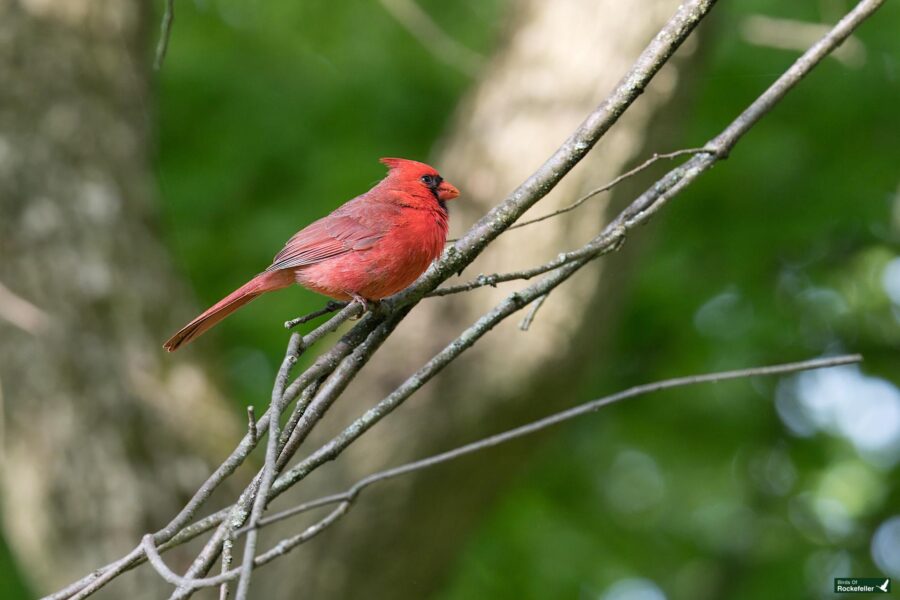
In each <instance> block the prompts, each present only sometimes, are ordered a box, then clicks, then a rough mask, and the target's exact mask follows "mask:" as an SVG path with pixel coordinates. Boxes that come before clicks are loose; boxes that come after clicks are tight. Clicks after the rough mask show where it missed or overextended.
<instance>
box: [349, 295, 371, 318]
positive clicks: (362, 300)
mask: <svg viewBox="0 0 900 600" xmlns="http://www.w3.org/2000/svg"><path fill="white" fill-rule="evenodd" d="M350 297H351V298H353V301H354V302H356V303H358V304H359V305H360V306H362V313H360V314H359V315H358V316H355V317H352V318H353V320H354V321H355V320H356V319H359V318H361V317H362V316H363V315H364V314H366V313H367V312H368V311H369V309H370V308H371V306H370V305H369V301H368V300H366V299H365V298H363V297H362V296H360V295H358V294H350Z"/></svg>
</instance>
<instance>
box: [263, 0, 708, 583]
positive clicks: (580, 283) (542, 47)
mask: <svg viewBox="0 0 900 600" xmlns="http://www.w3.org/2000/svg"><path fill="white" fill-rule="evenodd" d="M676 5H677V3H676V2H671V1H667V0H639V1H636V2H629V3H622V2H617V1H615V0H603V1H599V2H598V1H596V0H566V1H563V2H546V1H545V0H521V1H519V2H516V3H514V4H513V6H512V7H511V14H510V22H509V24H508V28H507V31H506V35H505V39H504V41H503V43H502V45H501V47H500V49H499V50H498V52H497V53H496V54H495V55H494V56H493V58H492V59H491V61H490V63H489V64H488V66H487V67H486V68H485V70H484V72H483V73H482V75H481V78H480V81H479V83H478V84H477V85H476V86H475V87H474V89H473V90H472V91H471V93H470V94H468V96H467V98H466V99H465V100H464V101H463V102H462V103H461V105H460V107H459V109H458V112H457V115H456V118H455V121H454V125H453V127H452V131H451V132H450V134H449V135H448V136H447V138H446V139H445V140H444V141H443V143H442V144H441V145H440V152H439V153H438V156H437V157H435V158H434V159H433V163H432V164H435V165H437V166H438V167H439V168H440V170H441V173H442V175H444V176H445V177H446V178H447V179H448V180H449V181H452V182H453V183H454V184H455V185H457V186H458V187H459V188H460V190H462V196H461V197H460V199H459V200H456V201H454V202H452V203H451V224H452V229H453V230H455V231H456V232H462V231H464V230H465V228H466V227H468V225H470V224H471V223H472V222H474V221H475V220H476V219H477V218H478V217H479V216H481V215H482V214H483V213H484V212H485V211H486V210H487V209H488V208H489V207H490V206H492V205H494V204H496V203H497V202H499V201H500V200H501V199H502V198H503V197H504V196H505V195H506V194H507V193H509V191H511V190H512V189H514V187H515V186H516V185H517V184H518V183H520V182H521V181H522V180H524V179H525V177H526V176H527V175H529V174H530V173H531V172H532V171H533V170H534V169H535V168H537V167H538V166H539V165H540V164H541V163H542V162H543V160H544V159H545V158H546V157H547V156H549V155H550V153H551V152H552V151H553V150H554V149H555V148H556V147H557V146H558V144H559V143H561V142H562V141H563V140H564V139H565V137H566V136H567V135H568V134H569V133H570V132H571V131H572V130H573V129H574V128H575V127H576V125H577V124H578V123H579V122H580V121H581V119H582V118H583V117H584V115H585V114H587V113H588V112H589V110H590V109H592V108H593V107H594V106H595V105H596V104H597V103H598V102H599V101H600V100H601V99H602V98H603V97H604V96H605V95H606V94H607V93H608V91H609V90H610V89H611V88H612V87H613V86H614V85H615V84H616V83H617V82H618V80H619V78H620V77H621V76H622V74H623V73H625V72H626V70H627V69H628V67H629V66H630V65H631V64H632V62H633V60H634V59H635V58H636V57H637V55H638V54H639V53H640V51H641V50H642V49H643V48H644V46H645V45H646V44H647V42H648V41H649V40H650V39H651V38H652V37H653V35H654V34H655V33H656V32H657V31H658V29H659V27H660V26H661V25H662V24H663V23H664V21H665V20H666V19H667V18H668V17H670V16H671V14H672V12H673V11H674V10H675V8H676ZM692 45H693V44H691V46H692ZM690 54H691V50H690V49H689V48H685V49H683V51H682V52H681V59H680V60H676V61H675V62H674V64H670V65H669V66H667V67H666V68H665V69H664V70H663V71H662V72H661V73H660V74H659V75H658V76H657V78H656V80H655V81H654V83H653V84H652V86H651V87H650V88H649V89H648V90H647V92H646V93H645V94H644V96H643V97H642V98H641V99H640V100H639V101H638V102H637V103H636V104H635V105H634V106H633V107H632V108H631V109H630V110H629V112H628V113H627V115H626V117H625V118H624V119H623V120H622V121H621V122H620V123H619V125H617V126H616V127H615V128H614V129H613V130H612V131H611V132H610V133H609V134H608V135H607V137H606V138H605V139H604V140H603V141H602V142H601V144H600V145H599V146H598V147H597V148H596V149H595V150H594V151H593V153H592V154H591V156H590V157H589V158H588V159H587V160H585V161H584V162H583V163H582V164H581V165H579V167H577V168H576V169H575V170H574V171H573V172H572V173H571V174H570V175H569V176H568V177H566V179H565V180H564V181H563V182H562V183H561V184H560V185H559V186H558V187H557V189H556V190H554V192H553V193H552V194H551V195H550V196H549V197H548V198H546V199H545V200H544V201H542V202H540V203H539V204H538V206H537V207H535V208H534V209H533V210H532V212H531V213H530V214H529V215H526V218H528V217H532V216H537V215H539V214H543V213H545V212H548V211H550V210H553V209H554V208H558V207H560V206H562V205H564V204H568V203H569V202H571V201H573V200H574V199H575V198H577V197H578V196H579V195H580V194H581V193H583V192H585V191H587V190H589V189H592V188H593V187H597V186H599V185H602V184H603V183H606V182H607V181H609V180H610V179H612V178H613V177H614V176H615V175H617V174H618V173H619V172H621V171H622V170H624V168H623V167H625V166H626V165H628V164H629V163H630V162H632V161H633V160H634V159H635V158H636V157H637V156H638V155H639V154H640V153H641V152H642V151H645V149H646V148H647V147H650V148H652V150H657V151H665V150H669V149H671V146H670V144H671V143H672V142H671V138H672V136H671V128H667V127H651V123H652V122H654V121H655V120H657V121H658V120H659V117H660V116H661V115H662V114H663V111H664V110H666V109H671V107H672V105H673V101H674V99H675V98H676V94H675V92H676V89H677V84H678V83H679V82H680V80H681V79H682V78H683V72H682V71H683V67H684V58H685V56H686V55H690ZM657 124H658V123H657ZM651 132H653V136H654V137H653V138H652V139H650V138H649V137H648V136H649V135H651ZM625 189H627V186H626V188H625ZM632 191H633V188H632ZM608 206H609V204H608V201H607V200H605V199H604V198H602V197H600V198H596V199H594V200H592V201H590V203H588V204H586V205H584V206H582V207H581V208H580V209H578V210H577V211H576V212H572V213H569V214H567V215H566V216H563V217H560V218H556V219H553V220H550V221H546V222H544V223H541V224H538V225H533V226H531V227H528V228H525V229H521V230H517V231H513V232H509V233H507V234H505V235H504V236H503V237H502V238H501V239H500V240H498V242H496V243H494V244H493V245H492V246H491V248H490V249H489V250H488V251H486V252H485V254H484V255H483V256H482V257H480V258H479V260H478V261H477V262H476V264H475V265H473V267H472V268H470V269H469V270H468V271H467V272H466V273H465V274H464V275H463V279H468V278H471V277H474V276H475V275H477V274H478V273H486V274H487V273H492V272H498V271H500V272H502V271H510V270H516V269H518V268H522V267H526V266H531V265H535V264H539V263H542V262H545V261H546V260H548V259H550V258H552V257H554V256H556V254H558V253H559V252H560V251H563V250H568V249H572V248H574V247H577V246H578V245H580V244H581V243H583V242H584V241H586V240H587V239H589V238H590V237H591V236H593V235H594V234H595V233H596V232H597V231H599V230H600V228H601V225H602V224H603V222H604V215H605V214H606V211H607V209H606V208H605V207H608ZM631 247H632V248H633V243H632V244H631ZM625 264H626V263H625V262H622V259H621V257H617V258H615V259H612V260H606V261H604V262H601V263H597V264H596V265H593V266H591V267H589V268H588V269H586V270H585V272H583V273H580V274H579V275H578V276H576V277H575V278H574V279H573V280H572V281H570V282H569V283H567V284H566V285H565V286H564V287H563V288H561V289H560V290H557V291H556V292H554V293H553V294H552V295H551V296H550V297H549V299H548V300H547V302H546V303H545V304H544V306H543V307H542V308H541V310H540V312H539V313H538V315H537V318H536V320H535V322H534V324H533V325H532V327H531V331H529V332H528V333H524V332H522V331H520V330H519V329H518V328H517V320H510V321H509V322H507V323H505V324H503V325H502V326H500V327H498V328H497V330H496V331H494V332H492V333H491V334H490V335H489V336H487V337H485V338H484V339H482V340H481V341H480V342H479V343H478V344H477V345H476V346H475V347H474V348H472V349H471V350H469V351H467V353H466V354H465V355H464V356H463V357H462V359H461V360H459V361H457V362H456V363H455V364H454V365H453V366H452V367H450V368H449V369H447V371H446V372H445V373H443V374H442V375H441V376H440V377H438V378H437V379H436V380H434V381H432V382H431V383H429V384H428V385H427V386H426V387H425V388H424V389H422V390H421V391H420V392H419V393H417V395H416V396H414V397H413V398H412V399H411V400H410V401H409V402H408V403H407V405H405V406H404V407H403V408H402V409H401V410H400V411H398V412H397V413H395V414H393V415H392V416H391V417H390V418H388V419H386V420H385V421H384V422H383V423H382V424H380V425H379V426H378V427H377V428H375V429H374V430H373V431H372V432H370V434H369V435H368V436H367V437H366V438H363V439H362V440H360V442H359V443H358V444H357V445H356V446H355V447H353V448H352V449H351V450H350V451H348V452H347V453H345V454H344V455H343V456H342V457H341V459H340V460H339V461H337V462H336V463H335V464H333V465H331V466H330V467H329V468H328V469H327V470H326V471H327V472H326V473H321V474H317V475H316V476H315V477H314V478H313V479H311V480H310V481H309V482H307V483H306V484H304V485H301V486H300V487H301V488H305V489H306V490H307V493H310V492H309V490H310V488H311V487H315V486H316V485H318V491H319V492H326V491H328V492H330V491H335V490H337V489H339V486H341V485H342V484H345V483H347V482H349V481H351V480H354V479H356V478H358V477H361V476H363V475H365V474H368V473H370V472H372V471H375V470H378V469H380V468H383V467H386V466H391V465H396V464H399V463H402V462H405V461H408V460H411V459H415V458H421V457H423V456H426V455H428V454H431V453H434V452H437V451H440V450H446V449H449V448H451V447H453V446H455V445H458V444H461V443H464V442H468V441H472V440H474V439H477V438H478V437H480V436H482V435H485V434H487V433H491V432H496V431H499V430H500V429H502V428H504V427H506V426H510V425H512V424H519V423H522V422H523V421H524V420H526V419H528V418H530V417H535V416H537V415H544V414H547V413H549V412H551V411H552V409H553V408H554V407H558V406H560V405H563V404H567V403H572V402H574V401H576V400H585V399H586V398H583V397H578V396H577V395H576V393H575V392H574V390H575V389H577V382H578V381H580V380H581V379H582V378H583V376H584V374H585V373H586V372H588V371H589V370H591V369H592V368H593V369H595V368H596V361H598V360H601V358H602V348H603V342H604V339H605V335H606V332H607V331H608V330H609V329H611V325H608V324H610V323H612V322H613V319H614V315H615V307H616V304H617V302H618V300H619V299H620V298H621V295H622V293H623V286H622V284H621V281H620V279H621V278H622V276H623V275H624V273H623V269H624V265H625ZM516 285H521V284H515V283H513V284H505V285H502V286H500V288H498V289H492V288H484V289H481V290H479V291H476V292H473V293H470V294H465V295H460V296H452V297H448V298H442V299H431V300H426V301H425V302H423V304H421V305H420V306H419V307H417V308H416V310H415V311H413V313H412V314H411V315H410V317H409V318H408V319H407V320H406V322H404V324H403V325H402V326H401V328H400V329H399V330H398V331H397V332H396V334H395V335H394V336H392V338H391V339H390V340H389V341H388V342H387V344H386V345H385V347H384V348H383V349H382V350H381V352H379V355H378V356H377V357H376V359H375V360H374V361H373V363H372V364H371V365H370V366H369V367H367V368H366V369H365V370H364V372H363V374H362V376H361V377H360V378H359V379H357V381H356V382H354V384H353V386H352V387H351V389H350V390H349V391H348V393H347V394H345V398H344V400H342V401H341V402H339V403H338V405H337V406H336V407H335V409H333V414H331V415H329V420H330V421H331V422H332V423H333V424H334V426H335V427H337V426H338V425H340V424H341V423H345V422H347V421H348V420H349V419H350V418H351V415H352V414H355V413H357V412H358V411H359V410H360V408H361V407H363V406H367V405H369V404H371V403H373V402H374V401H376V400H377V399H379V398H380V397H381V396H382V395H383V394H384V393H386V392H388V391H389V390H390V389H392V387H393V386H395V385H397V384H398V383H399V382H400V381H402V379H403V378H405V377H406V376H408V375H409V374H411V373H412V372H413V371H414V370H415V369H416V368H417V367H418V366H420V365H421V364H422V363H423V362H424V361H425V360H426V359H427V358H428V357H430V356H431V355H432V354H433V353H435V352H436V351H438V350H439V349H440V348H442V347H443V345H444V344H446V342H447V341H449V340H450V339H452V337H453V336H455V335H456V334H458V332H459V331H460V330H462V329H463V328H464V327H465V326H467V325H468V324H470V323H471V322H473V321H474V320H475V319H476V318H477V317H478V316H480V315H481V314H482V313H483V312H485V311H486V310H488V309H489V308H490V307H491V306H493V305H494V304H495V303H497V302H498V301H499V300H500V299H501V298H503V297H505V296H506V295H507V294H508V293H510V292H511V291H512V290H513V289H515V286H516ZM523 316H524V313H523ZM561 390H562V391H563V393H561V392H560V391H561ZM322 429H327V427H323V428H322ZM321 433H322V432H320V434H321ZM532 443H533V442H532ZM528 444H529V443H528V442H522V443H518V444H516V445H513V446H510V447H506V448H500V449H494V450H491V451H490V452H488V453H483V454H482V455H480V456H479V457H478V458H470V459H465V460H462V461H460V462H458V463H455V464H453V465H450V466H442V467H440V468H438V469H436V470H435V471H433V472H430V473H423V474H420V475H416V476H413V477H409V478H404V479H402V480H396V481H393V482H389V483H385V484H380V487H377V488H374V489H373V490H371V492H367V493H366V495H365V497H364V498H361V499H360V500H359V501H358V505H357V507H356V508H354V510H353V513H352V514H351V515H350V516H348V517H347V518H345V519H344V520H343V521H342V522H341V524H340V525H338V526H337V527H335V528H334V529H333V530H332V531H330V532H328V533H327V534H325V535H323V536H322V537H321V538H320V539H317V540H315V541H313V542H312V543H311V544H309V547H308V548H306V549H304V550H302V551H301V552H300V555H299V556H298V557H297V558H296V563H295V564H296V565H301V568H302V569H303V571H302V576H299V577H297V579H298V580H299V581H302V582H303V584H302V587H303V589H304V590H306V592H307V593H309V595H310V596H311V597H316V598H423V597H428V595H429V594H431V593H433V592H434V591H435V589H436V587H437V586H438V585H439V583H440V581H441V577H442V576H443V575H444V574H445V572H446V570H447V568H448V565H449V564H452V560H453V557H454V556H455V553H456V552H458V550H459V549H460V545H461V543H462V542H463V541H464V540H465V534H466V533H467V532H468V531H470V530H471V528H472V527H473V526H474V524H476V523H477V521H478V519H479V518H480V517H482V516H483V515H484V514H485V512H486V509H487V508H488V507H489V506H490V501H491V499H492V498H493V497H494V495H495V494H496V492H498V491H499V490H500V489H502V486H503V484H504V483H505V482H506V481H507V480H508V475H509V473H510V472H511V471H514V468H515V466H517V465H518V464H520V463H521V459H522V457H523V454H524V450H525V448H527V447H528ZM280 505H281V504H279V506H280ZM267 535H271V532H267ZM269 539H272V538H269Z"/></svg>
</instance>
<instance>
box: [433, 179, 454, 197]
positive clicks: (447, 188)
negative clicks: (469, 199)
mask: <svg viewBox="0 0 900 600" xmlns="http://www.w3.org/2000/svg"><path fill="white" fill-rule="evenodd" d="M457 196H459V190H458V189H456V188H455V187H453V186H452V185H451V184H449V183H447V182H446V181H442V182H441V185H439V186H438V188H437V197H438V199H439V200H453V199H454V198H456V197H457Z"/></svg>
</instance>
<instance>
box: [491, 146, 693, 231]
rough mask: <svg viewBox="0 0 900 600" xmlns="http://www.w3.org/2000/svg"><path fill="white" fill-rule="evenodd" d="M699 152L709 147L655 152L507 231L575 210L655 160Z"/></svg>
mask: <svg viewBox="0 0 900 600" xmlns="http://www.w3.org/2000/svg"><path fill="white" fill-rule="evenodd" d="M701 152H709V149H707V148H685V149H683V150H675V151H674V152H665V153H663V154H658V153H655V154H653V156H651V157H650V158H648V159H647V160H645V161H644V162H642V163H641V164H639V165H638V166H636V167H634V168H633V169H631V170H629V171H625V172H624V173H622V174H621V175H619V176H618V177H616V178H615V179H613V180H612V181H610V182H609V183H607V184H606V185H603V186H600V187H598V188H596V189H594V190H591V191H590V192H588V193H587V194H585V195H584V196H582V197H581V198H579V199H578V200H576V201H574V202H572V203H571V204H568V205H566V206H564V207H562V208H560V209H559V210H555V211H553V212H551V213H547V214H546V215H542V216H540V217H535V218H534V219H528V220H527V221H522V222H520V223H516V224H515V225H511V226H510V227H509V229H507V231H511V230H513V229H519V228H520V227H525V226H527V225H533V224H534V223H540V222H541V221H546V220H547V219H552V218H553V217H557V216H559V215H562V214H565V213H567V212H569V211H572V210H575V209H576V208H578V207H579V206H581V205H582V204H584V203H585V202H587V201H588V200H590V199H591V198H593V197H594V196H596V195H598V194H602V193H603V192H608V191H609V190H611V189H613V188H614V187H616V186H617V185H619V184H620V183H622V182H623V181H625V180H626V179H628V178H629V177H634V176H635V175H637V174H638V173H640V172H641V171H643V170H645V169H647V168H648V167H650V166H651V165H653V164H654V163H655V162H657V161H659V160H662V159H664V158H667V159H671V158H678V157H679V156H684V155H686V154H699V153H701Z"/></svg>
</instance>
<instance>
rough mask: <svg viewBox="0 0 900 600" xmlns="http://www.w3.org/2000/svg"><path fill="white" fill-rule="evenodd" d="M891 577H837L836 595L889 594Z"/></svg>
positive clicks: (835, 581) (835, 579) (835, 580)
mask: <svg viewBox="0 0 900 600" xmlns="http://www.w3.org/2000/svg"><path fill="white" fill-rule="evenodd" d="M890 591H891V579H890V577H888V578H884V577H835V578H834V593H835V594H889V593H890Z"/></svg>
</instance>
